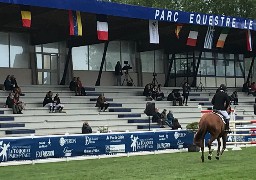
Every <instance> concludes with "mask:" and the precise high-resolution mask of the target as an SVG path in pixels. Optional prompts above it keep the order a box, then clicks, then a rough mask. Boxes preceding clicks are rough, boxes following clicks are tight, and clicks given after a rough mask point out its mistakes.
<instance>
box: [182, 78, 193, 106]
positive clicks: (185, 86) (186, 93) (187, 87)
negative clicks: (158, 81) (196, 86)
mask: <svg viewBox="0 0 256 180" xmlns="http://www.w3.org/2000/svg"><path fill="white" fill-rule="evenodd" d="M182 89H183V94H182V95H183V104H184V103H185V106H187V105H188V96H189V91H190V89H191V88H190V85H189V84H188V82H185V83H184V84H183V86H182Z"/></svg>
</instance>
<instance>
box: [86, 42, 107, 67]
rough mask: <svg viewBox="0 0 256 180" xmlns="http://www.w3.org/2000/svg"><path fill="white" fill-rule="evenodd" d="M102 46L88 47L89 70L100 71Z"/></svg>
mask: <svg viewBox="0 0 256 180" xmlns="http://www.w3.org/2000/svg"><path fill="white" fill-rule="evenodd" d="M103 51H104V44H95V45H90V46H89V70H100V65H101V60H102V55H103Z"/></svg>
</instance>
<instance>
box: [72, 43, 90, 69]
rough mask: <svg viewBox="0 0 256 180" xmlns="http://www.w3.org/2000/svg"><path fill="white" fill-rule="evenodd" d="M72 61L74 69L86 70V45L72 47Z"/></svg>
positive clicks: (87, 63)
mask: <svg viewBox="0 0 256 180" xmlns="http://www.w3.org/2000/svg"><path fill="white" fill-rule="evenodd" d="M72 61H73V69H74V70H88V65H89V62H88V46H81V47H74V48H72Z"/></svg>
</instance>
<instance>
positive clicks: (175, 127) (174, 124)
mask: <svg viewBox="0 0 256 180" xmlns="http://www.w3.org/2000/svg"><path fill="white" fill-rule="evenodd" d="M179 128H181V125H180V123H179V121H178V119H177V118H174V120H173V124H172V130H175V129H179ZM181 129H182V128H181Z"/></svg>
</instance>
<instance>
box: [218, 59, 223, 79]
mask: <svg viewBox="0 0 256 180" xmlns="http://www.w3.org/2000/svg"><path fill="white" fill-rule="evenodd" d="M224 65H225V60H222V59H217V60H216V76H225V66H224Z"/></svg>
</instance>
